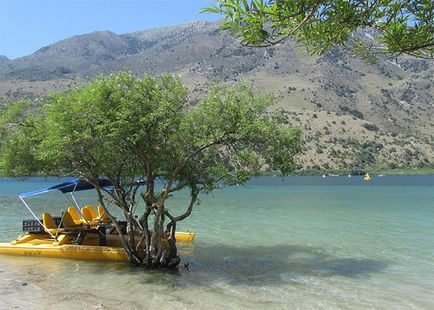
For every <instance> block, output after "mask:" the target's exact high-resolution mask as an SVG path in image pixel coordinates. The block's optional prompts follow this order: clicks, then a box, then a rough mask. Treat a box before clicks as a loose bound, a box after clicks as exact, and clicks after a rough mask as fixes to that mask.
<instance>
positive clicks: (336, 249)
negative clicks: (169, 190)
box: [0, 176, 434, 309]
mask: <svg viewBox="0 0 434 310" xmlns="http://www.w3.org/2000/svg"><path fill="white" fill-rule="evenodd" d="M55 183H56V180H49V182H47V181H41V180H37V179H36V180H32V181H26V182H24V183H23V182H14V181H11V180H5V179H3V180H0V241H2V242H6V241H9V240H11V239H14V238H15V237H16V236H17V235H18V234H19V233H20V228H21V220H22V219H23V218H30V216H29V213H28V212H27V211H26V209H25V208H23V206H22V205H20V204H16V205H14V202H15V201H16V195H17V193H19V192H25V191H31V190H34V189H37V188H42V187H45V186H48V185H52V184H55ZM48 197H49V195H47V196H45V197H44V198H45V199H40V198H32V200H30V199H29V201H30V202H31V204H32V205H33V206H36V208H35V209H36V210H37V212H39V213H40V212H42V210H44V209H45V205H46V203H47V200H48V199H47V198H48ZM60 198H61V195H57V196H56V195H53V197H51V203H50V204H51V205H55V206H56V207H54V209H53V211H52V213H53V214H55V213H56V210H57V212H59V213H60V211H61V210H62V207H63V205H62V203H61V201H62V200H61V199H60ZM79 199H80V201H83V202H84V201H86V202H87V201H91V200H92V199H93V194H92V192H91V191H90V192H83V194H81V195H79ZM186 204H187V196H186V194H185V193H181V194H179V195H177V196H176V197H174V198H173V200H172V201H171V202H170V204H169V207H171V209H172V210H174V211H175V210H179V212H182V208H181V207H182V206H186ZM180 229H181V230H192V231H195V232H196V233H197V235H196V239H195V241H194V244H193V246H191V247H184V248H182V249H181V251H182V258H183V263H189V268H188V270H187V269H186V268H183V267H181V268H180V269H179V272H177V273H167V272H165V273H164V272H156V271H144V270H141V269H137V268H132V267H129V266H127V265H125V264H123V263H97V262H86V261H70V260H61V259H46V258H45V259H44V258H32V259H30V258H25V257H12V256H0V308H2V309H3V308H4V309H10V308H12V307H16V308H18V309H63V308H69V309H98V308H104V309H117V308H121V307H122V309H147V308H151V307H158V308H161V309H183V308H184V309H203V308H205V307H206V308H209V309H247V308H249V309H250V308H254V309H433V308H434V293H433V292H434V178H433V177H432V176H431V177H416V176H415V177H411V176H407V177H388V176H385V177H383V178H374V179H373V181H372V182H371V183H368V184H367V183H364V182H363V180H362V179H361V177H352V178H347V177H327V178H316V177H304V178H303V177H293V178H288V179H286V180H284V181H282V179H280V178H271V177H270V178H262V179H259V180H255V181H254V182H251V183H250V184H249V185H247V186H245V187H244V186H239V187H233V188H228V189H225V190H224V191H219V192H216V193H214V195H213V196H204V197H201V204H200V205H199V206H198V207H197V208H196V209H195V210H194V212H193V214H192V216H191V217H190V218H189V219H187V220H186V223H183V224H182V225H181V227H180Z"/></svg>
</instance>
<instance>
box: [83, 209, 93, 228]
mask: <svg viewBox="0 0 434 310" xmlns="http://www.w3.org/2000/svg"><path fill="white" fill-rule="evenodd" d="M90 212H91V211H89V208H86V207H84V208H81V214H83V218H84V220H85V221H86V223H89V224H91V223H92V221H93V217H92V213H90Z"/></svg>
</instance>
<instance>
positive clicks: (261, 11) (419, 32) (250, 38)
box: [203, 0, 434, 60]
mask: <svg viewBox="0 0 434 310" xmlns="http://www.w3.org/2000/svg"><path fill="white" fill-rule="evenodd" d="M215 2H216V3H215V4H214V5H213V6H210V7H208V8H205V9H204V10H203V12H208V13H217V14H223V17H224V19H223V21H222V28H223V30H226V31H229V32H230V33H231V34H233V35H235V36H236V37H239V38H241V43H242V44H243V45H247V46H272V45H276V44H280V43H282V42H284V41H285V40H286V39H288V38H292V39H295V40H296V41H297V42H298V43H300V44H302V45H303V46H305V47H306V48H307V50H308V51H310V52H312V53H323V52H325V51H327V50H329V49H330V48H331V47H333V46H336V45H345V44H347V43H348V42H349V43H350V44H351V46H352V48H353V51H354V52H355V53H356V54H359V55H360V56H362V57H363V58H365V59H367V60H375V59H376V57H378V56H381V55H388V56H397V55H401V54H408V55H412V56H416V57H423V58H431V59H432V58H434V23H433V20H434V3H433V1H431V0H409V1H402V0H382V1H371V0H271V1H262V0H216V1H215ZM358 29H365V30H367V29H372V30H373V31H374V36H363V35H357V34H356V31H357V30H358Z"/></svg>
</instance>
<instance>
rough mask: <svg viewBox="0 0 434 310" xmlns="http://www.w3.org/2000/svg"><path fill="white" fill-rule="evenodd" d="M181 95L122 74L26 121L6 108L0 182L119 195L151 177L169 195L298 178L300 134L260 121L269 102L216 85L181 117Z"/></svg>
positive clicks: (53, 100)
mask: <svg viewBox="0 0 434 310" xmlns="http://www.w3.org/2000/svg"><path fill="white" fill-rule="evenodd" d="M187 95H188V93H187V90H186V89H185V88H184V86H182V84H181V82H180V80H179V79H178V78H176V77H173V76H169V75H163V76H159V77H155V78H153V77H148V76H145V77H143V78H141V79H138V78H135V77H134V76H133V75H132V74H130V73H120V74H118V75H111V76H101V77H98V78H96V79H95V80H94V81H92V82H91V83H90V84H88V85H87V86H84V87H81V88H78V89H75V90H72V91H70V92H66V93H61V94H57V95H53V96H51V97H50V98H49V99H48V100H47V102H46V103H45V104H44V105H40V106H37V107H33V109H32V114H31V115H26V116H25V117H23V111H25V108H27V106H28V105H24V104H23V103H17V104H15V105H11V106H10V107H9V108H8V110H7V111H6V113H4V114H3V115H4V116H3V117H2V124H6V123H7V121H6V119H11V118H12V119H14V122H15V123H16V124H17V125H16V126H15V127H14V128H12V127H7V126H5V125H2V128H3V129H2V133H3V135H4V136H5V137H7V139H6V141H7V142H6V143H2V150H3V152H2V154H1V169H2V173H3V174H5V175H13V176H23V175H32V174H41V173H43V174H47V175H74V176H81V177H84V178H86V179H91V180H92V179H95V178H97V177H101V176H104V177H108V178H110V179H111V180H112V181H113V182H114V183H115V184H116V185H117V186H119V188H121V187H122V188H125V187H127V184H132V183H133V181H134V180H136V179H138V178H147V177H151V178H152V179H157V178H160V179H163V180H166V181H168V180H169V179H171V182H173V185H171V184H169V185H170V186H171V187H170V190H171V191H173V190H179V189H181V188H183V187H185V186H187V187H190V188H194V189H196V190H206V191H210V190H212V189H214V188H216V187H220V186H222V185H225V184H226V185H227V184H239V183H243V182H246V181H247V180H248V179H249V178H251V177H252V176H254V175H257V174H259V173H260V171H261V170H262V169H263V168H264V167H268V168H269V169H272V170H278V171H280V172H281V173H282V174H287V173H289V172H291V171H293V170H294V169H295V163H294V157H295V155H296V154H298V153H299V152H300V147H299V144H300V131H299V130H298V129H295V128H292V127H288V126H287V125H285V121H286V120H285V119H284V118H283V117H280V116H278V115H275V114H270V113H268V112H267V108H268V107H269V106H270V105H271V104H273V103H274V98H273V97H272V96H270V95H268V94H257V93H255V92H254V91H253V90H252V88H251V87H250V86H247V85H234V86H227V85H215V86H213V87H212V88H211V90H210V92H209V94H208V95H207V96H206V97H204V98H203V99H202V100H201V101H200V102H199V103H198V104H197V106H196V107H194V108H190V109H187V108H186V107H185V104H186V100H187ZM24 125H25V126H24ZM17 154H21V155H22V156H16V155H17ZM24 154H27V156H24ZM166 184H168V183H166Z"/></svg>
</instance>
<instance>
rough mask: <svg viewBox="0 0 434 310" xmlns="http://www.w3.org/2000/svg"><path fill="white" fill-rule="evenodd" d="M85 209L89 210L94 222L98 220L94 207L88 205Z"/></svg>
mask: <svg viewBox="0 0 434 310" xmlns="http://www.w3.org/2000/svg"><path fill="white" fill-rule="evenodd" d="M84 209H88V210H89V213H90V215H91V216H92V219H93V220H98V215H97V214H96V211H95V208H94V207H93V206H92V205H86V206H84Z"/></svg>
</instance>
